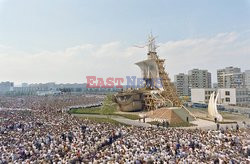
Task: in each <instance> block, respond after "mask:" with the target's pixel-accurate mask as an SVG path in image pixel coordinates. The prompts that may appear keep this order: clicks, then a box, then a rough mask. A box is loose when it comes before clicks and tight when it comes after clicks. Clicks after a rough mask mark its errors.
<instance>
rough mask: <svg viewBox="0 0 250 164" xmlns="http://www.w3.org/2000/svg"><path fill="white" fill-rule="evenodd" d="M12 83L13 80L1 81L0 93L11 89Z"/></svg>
mask: <svg viewBox="0 0 250 164" xmlns="http://www.w3.org/2000/svg"><path fill="white" fill-rule="evenodd" d="M13 87H14V83H13V82H9V81H6V82H1V83H0V94H5V93H7V92H10V91H12V90H13Z"/></svg>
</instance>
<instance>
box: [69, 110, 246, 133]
mask: <svg viewBox="0 0 250 164" xmlns="http://www.w3.org/2000/svg"><path fill="white" fill-rule="evenodd" d="M73 115H74V116H77V117H96V118H110V119H113V120H115V121H118V122H120V123H124V124H127V125H132V126H141V127H152V125H151V124H149V123H143V122H139V121H138V120H130V119H127V118H124V117H121V116H114V115H108V116H107V115H95V114H73ZM146 121H149V120H146ZM151 121H152V120H151ZM191 123H193V124H195V125H197V126H192V127H179V128H180V129H196V128H201V129H207V130H208V129H211V130H212V129H217V124H215V123H214V122H212V121H208V120H203V119H197V120H195V121H192V122H191ZM238 124H239V126H240V127H243V124H242V123H241V122H238ZM232 126H233V128H234V129H235V128H236V124H220V127H223V128H224V129H225V128H226V127H228V128H231V127H232ZM154 127H156V126H154Z"/></svg>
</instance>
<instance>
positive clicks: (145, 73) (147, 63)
mask: <svg viewBox="0 0 250 164" xmlns="http://www.w3.org/2000/svg"><path fill="white" fill-rule="evenodd" d="M135 64H136V65H138V66H139V67H140V69H141V73H142V77H143V78H146V79H158V78H159V70H158V66H157V64H156V62H155V60H154V59H148V60H143V61H141V62H138V63H135Z"/></svg>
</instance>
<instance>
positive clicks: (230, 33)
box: [0, 0, 250, 84]
mask: <svg viewBox="0 0 250 164" xmlns="http://www.w3.org/2000/svg"><path fill="white" fill-rule="evenodd" d="M150 31H152V32H153V34H154V35H155V36H157V44H158V45H159V46H160V47H159V48H158V49H157V52H158V55H159V56H160V57H161V58H164V59H166V63H165V64H166V70H167V72H168V73H169V75H170V77H171V79H173V77H174V75H175V74H178V73H187V72H188V70H190V69H193V68H200V69H207V70H209V71H210V72H211V73H212V81H213V82H216V80H217V79H216V70H217V69H220V68H224V67H227V66H236V67H240V68H241V69H242V71H244V70H247V69H250V60H249V59H250V0H220V1H218V0H185V1H184V0H126V1H125V0H123V1H122V0H105V1H104V0H91V1H89V0H0V81H13V82H15V84H20V83H22V82H27V83H39V82H41V83H45V82H56V83H83V82H86V76H97V77H103V78H107V77H123V78H125V77H126V76H132V75H134V76H140V70H139V68H138V67H137V66H136V65H134V63H136V62H138V61H141V60H144V59H145V58H146V53H147V49H146V48H145V49H143V48H137V47H135V45H143V44H145V42H146V39H147V36H148V34H149V33H150Z"/></svg>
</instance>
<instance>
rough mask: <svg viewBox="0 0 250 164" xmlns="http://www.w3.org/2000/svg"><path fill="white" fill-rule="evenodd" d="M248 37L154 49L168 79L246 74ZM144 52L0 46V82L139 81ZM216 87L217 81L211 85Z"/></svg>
mask: <svg viewBox="0 0 250 164" xmlns="http://www.w3.org/2000/svg"><path fill="white" fill-rule="evenodd" d="M249 38H250V37H249V32H245V33H236V32H232V33H221V34H217V35H215V36H212V37H203V38H190V39H185V40H177V41H168V42H166V43H159V45H160V47H159V48H158V55H159V56H160V57H161V58H164V59H166V68H167V71H168V72H169V74H170V76H171V78H173V75H174V74H177V73H180V72H184V73H187V71H188V70H190V69H193V68H201V69H208V70H209V71H210V72H212V73H213V77H215V76H216V69H219V68H223V67H225V66H231V65H232V66H239V67H242V68H243V69H250V68H249V64H250V63H249V56H250V39H249ZM146 51H147V50H146V49H140V48H136V47H133V46H125V45H124V44H123V43H121V42H119V41H117V42H110V43H105V44H101V45H94V44H82V45H77V46H74V47H69V48H67V49H65V50H61V51H41V52H38V53H28V52H21V51H17V50H15V49H14V48H13V47H6V46H4V45H0V81H6V80H10V81H14V82H18V83H21V82H49V81H54V82H58V83H59V82H63V83H65V82H70V83H74V82H78V83H80V82H84V81H86V79H85V77H86V76H89V75H95V76H98V77H124V78H125V77H126V76H128V75H136V76H138V75H140V70H139V68H137V66H135V65H134V63H135V62H138V61H140V60H143V59H145V58H146ZM213 81H216V79H213Z"/></svg>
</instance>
